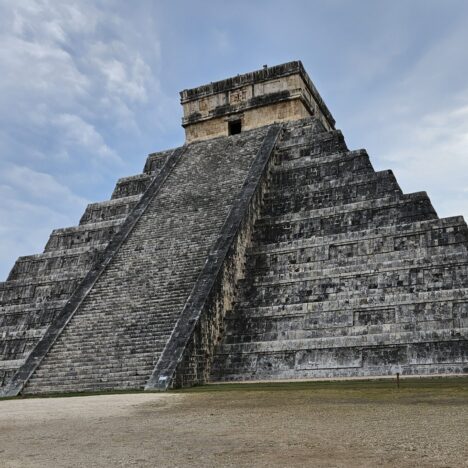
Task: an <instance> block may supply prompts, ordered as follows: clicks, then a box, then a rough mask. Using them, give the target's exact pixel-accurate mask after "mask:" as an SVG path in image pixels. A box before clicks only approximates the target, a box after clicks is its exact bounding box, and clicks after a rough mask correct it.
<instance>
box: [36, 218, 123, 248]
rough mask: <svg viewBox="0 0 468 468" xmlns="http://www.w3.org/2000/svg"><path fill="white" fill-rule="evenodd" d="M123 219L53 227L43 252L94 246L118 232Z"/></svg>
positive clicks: (106, 240)
mask: <svg viewBox="0 0 468 468" xmlns="http://www.w3.org/2000/svg"><path fill="white" fill-rule="evenodd" d="M122 223H123V219H114V220H111V221H101V222H98V223H90V224H83V225H81V226H74V227H68V228H63V229H54V231H52V234H51V236H50V238H49V241H48V242H47V245H46V247H45V250H44V251H45V252H50V251H53V250H64V249H68V248H76V247H82V246H86V245H88V246H96V245H101V244H103V243H107V242H109V241H110V239H111V238H112V236H113V235H114V234H115V233H116V232H118V230H119V228H120V226H121V225H122Z"/></svg>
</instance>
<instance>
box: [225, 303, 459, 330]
mask: <svg viewBox="0 0 468 468" xmlns="http://www.w3.org/2000/svg"><path fill="white" fill-rule="evenodd" d="M306 305H308V304H300V305H298V306H296V307H295V308H293V307H289V308H285V309H283V310H281V309H278V307H276V308H273V307H272V308H270V309H265V308H263V309H262V310H259V309H257V310H256V311H253V312H256V313H249V312H252V310H251V309H237V310H235V311H231V312H230V313H229V314H228V315H227V316H226V319H225V327H226V331H225V339H227V338H229V336H230V335H233V336H243V335H248V336H252V335H255V334H263V333H270V332H275V333H279V332H289V331H292V330H315V331H319V332H321V331H323V330H325V331H327V332H329V331H333V330H336V332H335V334H336V335H337V336H340V335H343V334H344V335H346V334H347V333H346V329H347V328H349V327H358V328H359V327H368V328H367V330H371V329H373V327H378V326H381V325H386V326H387V325H388V326H390V325H391V326H397V325H398V326H400V325H401V326H405V327H411V326H419V325H421V324H422V325H423V326H426V325H427V324H429V323H434V322H437V321H452V322H453V326H455V327H458V328H460V327H466V326H468V324H467V322H468V299H465V302H460V299H445V300H439V301H422V302H421V301H420V302H415V303H398V302H397V303H394V304H391V303H386V304H382V305H375V306H373V307H371V308H367V309H366V308H360V305H359V304H357V305H355V307H354V308H353V307H349V306H346V305H345V306H343V308H342V309H338V310H332V311H324V312H321V311H319V310H313V309H312V310H309V309H308V308H307V307H304V306H306ZM309 305H310V304H309ZM362 334H365V333H362Z"/></svg>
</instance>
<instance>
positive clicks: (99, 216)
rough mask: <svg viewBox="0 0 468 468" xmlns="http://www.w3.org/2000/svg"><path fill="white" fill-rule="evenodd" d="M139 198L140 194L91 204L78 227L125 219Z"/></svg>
mask: <svg viewBox="0 0 468 468" xmlns="http://www.w3.org/2000/svg"><path fill="white" fill-rule="evenodd" d="M140 198H141V194H137V195H132V196H129V197H121V198H115V199H113V200H107V201H102V202H98V203H91V204H89V205H88V206H87V207H86V211H85V212H84V214H83V216H82V217H81V219H80V225H83V224H90V223H96V222H102V221H111V220H114V219H121V218H126V217H127V216H128V214H129V213H130V212H131V211H132V209H133V208H134V207H135V205H136V204H137V203H138V201H139V200H140Z"/></svg>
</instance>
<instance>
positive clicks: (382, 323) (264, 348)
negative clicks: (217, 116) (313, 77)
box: [211, 120, 468, 381]
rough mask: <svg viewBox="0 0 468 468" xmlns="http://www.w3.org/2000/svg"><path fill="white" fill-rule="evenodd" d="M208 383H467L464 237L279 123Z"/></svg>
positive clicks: (393, 188)
mask: <svg viewBox="0 0 468 468" xmlns="http://www.w3.org/2000/svg"><path fill="white" fill-rule="evenodd" d="M275 158H276V166H275V168H274V170H273V173H272V175H271V178H270V179H271V180H270V186H269V190H268V192H267V194H266V196H265V199H264V205H263V207H262V212H261V215H260V217H259V219H258V220H257V222H256V224H255V227H254V231H253V243H252V246H251V248H250V249H249V251H248V253H247V259H246V272H245V278H244V279H243V280H242V281H241V282H240V283H239V284H238V295H237V300H236V304H235V306H234V307H233V309H232V310H231V311H229V312H228V313H227V314H226V318H225V324H224V328H225V330H224V335H223V339H222V341H221V343H220V344H219V345H218V347H217V349H216V356H215V359H214V363H213V367H212V374H211V379H212V380H213V381H239V380H242V381H244V380H268V379H290V378H322V377H323V378H327V377H355V376H375V375H379V376H382V375H389V374H394V373H396V372H399V373H402V374H406V375H411V374H442V373H462V372H468V358H467V351H468V345H467V343H468V341H467V340H466V338H467V334H468V333H467V331H468V328H467V327H468V288H467V287H468V251H467V246H468V230H467V226H466V224H465V222H464V220H463V218H462V217H453V218H447V219H439V218H438V217H437V214H436V212H435V211H434V209H433V207H432V205H431V202H430V200H429V198H428V197H427V195H426V193H425V192H419V193H411V194H403V193H402V191H401V189H400V187H399V186H398V183H397V182H396V180H395V177H394V175H393V173H392V172H391V171H381V172H375V171H374V169H373V168H372V165H371V163H370V161H369V157H368V155H367V153H366V152H365V151H364V150H359V151H349V150H348V149H347V147H346V145H345V142H344V139H343V136H342V134H341V133H340V132H339V131H336V130H334V131H330V132H325V131H324V130H323V128H322V129H320V125H319V124H318V123H317V122H315V121H313V120H304V121H299V122H293V123H290V124H288V126H287V128H286V129H285V131H284V132H283V135H282V139H281V141H280V142H279V143H278V145H277V147H276V152H275Z"/></svg>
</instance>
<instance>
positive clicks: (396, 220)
mask: <svg viewBox="0 0 468 468" xmlns="http://www.w3.org/2000/svg"><path fill="white" fill-rule="evenodd" d="M307 93H309V95H308V94H307ZM182 102H183V105H184V109H185V111H186V112H185V120H184V124H185V125H186V130H187V138H188V140H189V141H193V143H190V144H188V145H185V146H183V147H180V148H177V149H172V150H167V151H162V152H159V153H153V154H151V155H149V156H148V158H147V160H146V163H145V167H144V170H143V173H142V174H137V175H134V176H130V177H125V178H122V179H120V180H119V181H118V182H117V185H116V188H115V190H114V192H113V194H112V197H111V199H110V200H108V201H103V202H99V203H93V204H90V205H88V207H87V208H86V210H85V213H84V214H83V216H82V218H81V220H80V223H79V225H78V226H74V227H68V228H64V229H56V230H54V231H53V232H52V234H51V236H50V239H49V241H48V243H47V245H46V247H45V250H44V253H42V254H38V255H30V256H26V257H21V258H19V259H18V261H17V262H16V264H15V266H14V267H13V269H12V271H11V273H10V275H9V277H8V279H7V281H6V282H4V283H0V392H1V393H3V395H14V394H17V393H18V392H20V391H24V392H25V393H47V392H67V391H85V390H91V391H92V390H103V389H117V388H120V389H123V388H144V387H146V388H147V389H155V388H158V389H162V390H164V389H166V388H169V387H174V386H175V387H177V386H187V385H193V384H199V383H204V382H206V381H207V380H209V379H210V378H211V379H213V380H218V381H232V380H252V379H282V378H315V377H351V376H353V377H354V376H374V375H388V374H392V373H395V372H400V373H403V374H409V375H410V374H439V373H461V372H467V371H468V358H467V347H468V346H467V343H468V341H467V333H468V251H467V248H468V228H467V226H466V223H465V221H464V220H463V218H462V217H452V218H446V219H439V218H438V217H437V214H436V212H435V210H434V208H433V207H432V204H431V202H430V200H429V198H428V196H427V194H426V193H425V192H419V193H413V194H403V193H402V191H401V189H400V187H399V185H398V183H397V181H396V179H395V177H394V175H393V173H392V172H391V171H380V172H375V171H374V169H373V167H372V164H371V162H370V159H369V156H368V154H367V153H366V151H365V150H357V151H350V150H348V148H347V146H346V143H345V141H344V137H343V135H342V133H341V132H340V131H339V130H335V129H334V120H333V118H332V117H331V114H330V113H329V111H328V109H327V108H326V106H325V104H324V103H323V101H322V100H321V98H320V96H319V94H318V92H317V91H316V90H315V88H314V87H313V84H312V83H311V82H310V79H309V78H308V76H307V75H306V74H305V71H304V70H303V68H302V64H300V62H291V63H289V64H285V65H283V66H279V67H272V68H267V69H265V70H260V71H258V72H254V73H252V74H246V75H239V76H238V77H235V78H232V79H229V80H224V81H221V82H216V83H212V84H210V85H207V86H202V87H200V88H196V89H193V90H185V91H184V92H183V93H182ZM197 106H198V107H199V108H197ZM239 115H241V116H242V119H243V120H242V122H243V125H242V131H241V133H240V134H236V135H231V136H227V129H228V124H229V121H230V119H233V118H235V119H238V118H239ZM312 115H313V116H314V117H310V116H312ZM303 116H307V117H306V118H301V117H303ZM276 122H283V123H282V124H281V125H278V124H277V123H276ZM262 125H266V126H263V127H262ZM248 128H254V130H248V131H246V129H248ZM190 132H192V133H190ZM216 135H223V136H221V137H219V138H213V137H214V136H216ZM197 140H198V141H197ZM2 388H3V390H2Z"/></svg>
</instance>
